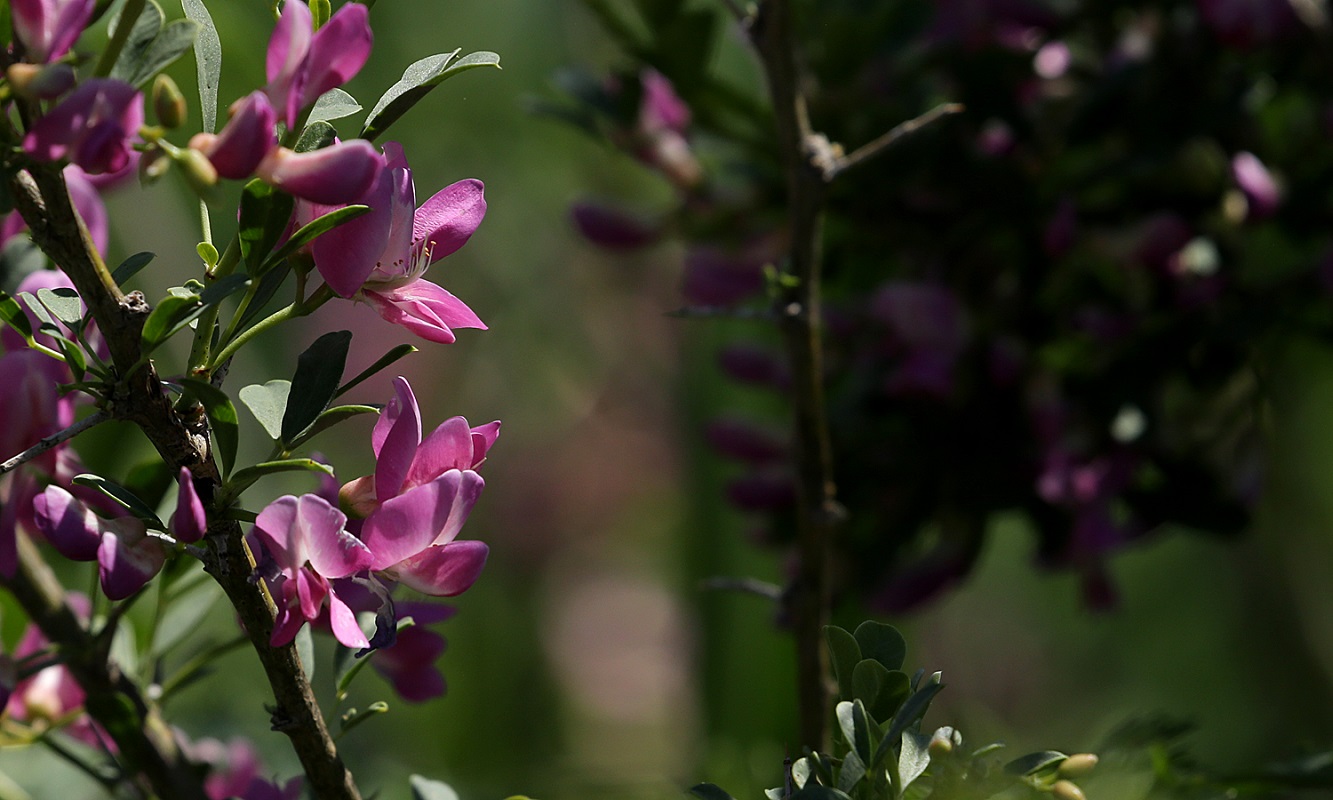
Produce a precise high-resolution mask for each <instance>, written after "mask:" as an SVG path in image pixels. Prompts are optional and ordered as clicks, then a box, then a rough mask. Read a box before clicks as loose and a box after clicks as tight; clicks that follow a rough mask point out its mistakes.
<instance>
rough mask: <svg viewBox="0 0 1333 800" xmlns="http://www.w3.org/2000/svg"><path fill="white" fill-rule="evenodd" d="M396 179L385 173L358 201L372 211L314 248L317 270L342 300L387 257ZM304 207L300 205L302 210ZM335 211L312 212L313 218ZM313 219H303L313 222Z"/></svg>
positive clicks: (326, 236)
mask: <svg viewBox="0 0 1333 800" xmlns="http://www.w3.org/2000/svg"><path fill="white" fill-rule="evenodd" d="M393 196H394V176H393V173H392V172H391V171H390V170H387V169H385V170H381V172H380V174H379V177H377V178H376V179H375V182H374V184H372V185H371V187H370V189H369V191H368V192H367V193H366V194H365V195H364V196H362V197H361V198H359V199H358V201H357V202H359V203H363V204H365V205H368V206H370V211H368V212H366V213H365V214H362V215H361V216H359V217H357V218H356V219H353V220H350V221H348V222H344V223H343V224H342V225H339V226H338V227H336V228H334V229H332V230H330V231H327V232H326V233H324V234H322V235H321V236H320V237H319V238H318V239H316V240H315V241H314V242H313V243H312V244H311V246H310V250H311V253H312V254H313V256H314V259H315V267H316V268H317V269H318V270H319V274H320V276H322V277H323V278H324V282H325V283H327V284H328V285H329V288H330V289H332V290H333V291H335V292H337V293H338V296H340V297H351V296H352V295H354V294H356V293H357V291H359V290H360V289H361V286H362V284H364V283H365V282H366V280H367V279H368V278H369V277H370V273H371V272H372V271H373V270H374V269H375V264H376V262H378V261H380V260H381V259H382V258H383V254H384V251H385V247H386V245H387V244H388V242H389V233H390V230H391V229H392V227H393V214H394V203H393ZM302 205H304V204H298V208H299V207H300V206H302ZM332 210H333V208H323V209H319V208H316V209H311V211H312V212H315V211H317V212H318V214H313V213H312V216H311V219H314V217H315V216H318V215H319V214H324V213H327V212H329V211H332ZM309 221H310V220H303V222H309Z"/></svg>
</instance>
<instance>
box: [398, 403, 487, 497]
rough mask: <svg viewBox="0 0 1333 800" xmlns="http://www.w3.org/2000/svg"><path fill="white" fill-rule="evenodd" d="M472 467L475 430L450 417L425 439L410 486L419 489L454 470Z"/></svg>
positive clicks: (419, 450)
mask: <svg viewBox="0 0 1333 800" xmlns="http://www.w3.org/2000/svg"><path fill="white" fill-rule="evenodd" d="M471 468H472V430H471V429H470V428H469V427H468V424H467V420H465V419H463V418H462V417H451V418H450V419H447V420H445V421H444V422H442V423H440V426H439V427H438V428H436V429H435V430H434V431H431V434H430V435H429V436H427V437H426V438H425V439H423V440H422V442H421V445H420V446H419V447H418V448H417V453H416V458H414V459H413V460H412V468H411V469H410V470H408V472H407V483H408V485H410V486H419V485H421V484H423V483H426V482H428V481H431V480H434V479H435V478H438V477H439V476H440V475H443V474H444V473H445V472H447V471H449V470H451V469H471Z"/></svg>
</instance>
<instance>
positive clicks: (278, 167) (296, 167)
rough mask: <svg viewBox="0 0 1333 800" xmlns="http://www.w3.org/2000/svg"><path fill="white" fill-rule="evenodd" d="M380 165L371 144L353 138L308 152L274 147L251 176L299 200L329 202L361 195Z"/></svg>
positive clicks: (378, 171) (370, 185)
mask: <svg viewBox="0 0 1333 800" xmlns="http://www.w3.org/2000/svg"><path fill="white" fill-rule="evenodd" d="M383 168H384V162H383V160H382V159H381V158H380V154H379V152H377V151H376V150H375V146H374V145H372V144H371V143H370V142H367V141H365V140H364V139H357V140H355V141H351V142H339V143H338V144H335V145H331V146H329V147H323V148H320V149H319V150H314V151H311V152H309V153H297V152H294V151H292V150H288V149H286V148H282V147H279V148H276V149H274V150H271V151H269V153H268V155H267V156H265V157H264V160H263V161H261V162H259V166H258V167H256V168H255V175H257V176H258V177H260V178H262V179H263V180H264V182H266V183H269V184H271V185H273V186H276V187H277V188H279V189H281V190H283V191H284V192H287V193H288V194H291V195H294V196H296V197H299V198H301V199H302V200H309V201H311V202H312V203H324V204H328V205H332V204H339V203H351V202H355V201H356V200H358V199H360V198H361V197H364V196H365V195H366V193H367V192H368V191H369V190H370V188H371V187H372V186H374V185H375V181H377V180H378V179H379V177H380V172H381V171H382V170H383Z"/></svg>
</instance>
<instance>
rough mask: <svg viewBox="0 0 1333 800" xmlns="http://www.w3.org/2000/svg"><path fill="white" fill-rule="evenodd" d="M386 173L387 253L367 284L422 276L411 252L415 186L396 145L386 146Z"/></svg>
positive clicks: (380, 256) (377, 260) (377, 261)
mask: <svg viewBox="0 0 1333 800" xmlns="http://www.w3.org/2000/svg"><path fill="white" fill-rule="evenodd" d="M384 173H385V179H386V180H387V182H388V185H389V187H390V189H389V191H390V194H389V195H388V200H389V229H388V233H387V235H386V237H385V239H384V250H382V251H381V252H379V253H377V254H376V256H375V258H374V262H375V263H374V269H373V270H372V271H371V273H370V276H369V277H368V278H367V279H366V282H367V283H372V284H374V283H383V282H402V281H403V280H405V279H415V278H417V277H420V276H419V275H413V274H412V272H413V270H414V269H416V268H417V264H416V261H415V258H414V253H413V250H412V226H413V219H414V216H413V215H414V214H415V213H416V207H417V195H416V187H415V186H413V185H412V169H411V168H410V167H408V165H407V156H406V155H404V154H403V148H402V145H400V144H398V143H397V142H385V143H384Z"/></svg>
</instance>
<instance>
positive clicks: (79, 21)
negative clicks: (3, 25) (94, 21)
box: [10, 0, 93, 63]
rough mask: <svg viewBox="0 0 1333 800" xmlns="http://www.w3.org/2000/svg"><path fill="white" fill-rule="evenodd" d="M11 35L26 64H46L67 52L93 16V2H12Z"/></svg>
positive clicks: (28, 0) (24, 0)
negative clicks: (24, 52) (24, 53)
mask: <svg viewBox="0 0 1333 800" xmlns="http://www.w3.org/2000/svg"><path fill="white" fill-rule="evenodd" d="M10 9H11V10H12V12H13V15H14V33H15V34H16V35H17V36H18V38H19V40H20V41H22V42H23V45H24V47H26V48H27V56H28V60H30V61H33V62H36V63H46V62H49V61H54V60H55V59H57V58H60V57H61V56H63V55H64V54H65V53H67V52H69V48H70V46H72V45H73V44H74V42H75V40H77V39H78V38H79V34H80V33H83V28H84V26H85V25H87V24H88V18H89V17H90V16H91V15H92V12H93V0H13V2H11V3H10Z"/></svg>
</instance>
